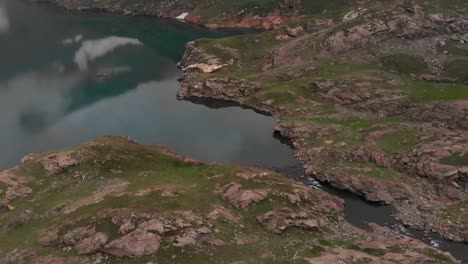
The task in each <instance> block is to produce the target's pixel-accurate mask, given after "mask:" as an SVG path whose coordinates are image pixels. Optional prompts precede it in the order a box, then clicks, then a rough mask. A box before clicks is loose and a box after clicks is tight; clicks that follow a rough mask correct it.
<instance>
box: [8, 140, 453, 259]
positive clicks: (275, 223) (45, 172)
mask: <svg viewBox="0 0 468 264" xmlns="http://www.w3.org/2000/svg"><path fill="white" fill-rule="evenodd" d="M5 179H7V180H5ZM1 180H2V181H1V182H2V185H1V186H2V190H3V189H4V187H5V188H6V191H5V192H4V191H2V193H1V195H2V199H4V200H5V199H7V200H8V202H7V203H8V205H5V206H3V207H2V211H1V213H0V221H1V223H3V224H2V226H1V227H0V262H1V263H149V262H150V261H151V262H153V263H292V262H294V263H322V262H325V263H330V262H329V261H332V262H337V263H338V262H343V263H455V261H454V260H453V258H452V257H451V256H449V255H447V254H444V253H441V252H440V251H438V250H436V249H434V248H430V247H428V246H426V245H424V244H423V243H421V242H419V241H417V240H412V239H409V238H407V237H404V236H401V235H397V234H395V233H393V232H392V231H389V230H386V229H382V228H379V227H375V228H374V231H362V230H359V229H357V228H355V227H353V226H351V225H350V224H348V223H346V222H345V221H344V220H343V213H342V210H343V204H342V201H341V200H340V199H339V198H337V197H333V196H331V195H329V194H326V193H324V192H322V191H320V190H312V189H310V188H307V187H305V186H303V185H302V184H299V183H296V182H294V181H291V180H288V179H287V178H285V177H284V176H281V175H278V174H275V173H273V172H269V171H264V170H259V169H252V168H246V167H233V166H231V167H228V166H220V165H214V164H212V165H208V164H202V163H200V162H196V161H193V160H189V159H186V158H183V157H180V156H178V155H176V154H174V153H172V152H170V151H168V150H167V149H165V148H162V147H156V146H154V147H150V146H142V145H138V144H135V143H134V142H130V141H128V140H126V139H123V138H102V139H98V140H96V141H93V142H90V143H87V144H83V145H79V146H76V147H74V148H71V149H69V150H66V151H62V152H56V153H44V154H34V155H30V156H28V157H26V158H25V159H24V160H23V163H22V165H21V166H19V167H17V168H14V169H12V170H9V171H5V172H3V173H2V177H1ZM20 187H21V188H20ZM20 189H21V190H24V191H17V190H20ZM11 193H15V196H14V197H13V196H12V195H11Z"/></svg>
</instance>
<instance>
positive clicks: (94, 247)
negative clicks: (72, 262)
mask: <svg viewBox="0 0 468 264" xmlns="http://www.w3.org/2000/svg"><path fill="white" fill-rule="evenodd" d="M107 240H108V237H107V235H106V234H105V233H102V232H98V233H95V234H93V235H91V236H89V237H87V238H84V239H82V240H80V241H79V242H78V243H76V244H75V250H76V252H77V253H78V254H80V255H85V254H91V253H95V252H97V251H99V250H100V249H101V248H102V247H103V246H104V245H105V244H106V243H107Z"/></svg>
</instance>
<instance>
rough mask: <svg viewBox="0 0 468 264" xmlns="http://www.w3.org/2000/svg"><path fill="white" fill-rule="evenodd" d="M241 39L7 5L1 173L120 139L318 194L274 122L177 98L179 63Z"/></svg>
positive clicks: (364, 218) (159, 23) (380, 216)
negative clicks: (273, 176)
mask: <svg viewBox="0 0 468 264" xmlns="http://www.w3.org/2000/svg"><path fill="white" fill-rule="evenodd" d="M242 33H245V32H243V31H241V30H232V31H213V30H208V29H205V28H199V27H195V26H193V25H187V24H184V23H181V22H177V21H169V20H156V19H153V18H147V17H146V18H141V17H140V18H138V17H137V18H135V17H125V16H115V15H108V14H84V13H73V12H71V13H68V12H64V11H62V10H60V9H58V8H54V7H49V6H42V5H32V4H26V3H25V2H23V1H19V0H10V1H8V0H0V58H1V59H0V123H1V124H2V129H1V130H0V146H2V147H1V148H0V169H7V168H9V167H12V166H14V165H16V164H17V163H18V161H19V160H20V159H21V157H22V156H24V155H26V154H28V153H31V152H38V151H45V150H51V149H60V148H65V147H69V146H71V145H74V144H78V143H82V142H85V141H88V140H92V139H94V138H97V137H100V136H105V135H120V136H130V137H132V138H134V139H136V140H137V141H138V142H141V143H144V144H161V145H166V146H168V147H170V148H171V149H173V150H175V151H177V152H178V153H181V154H184V155H187V156H189V157H192V158H195V159H199V160H203V161H206V162H218V163H223V164H242V165H247V166H259V167H263V168H268V169H274V170H277V171H279V172H282V173H284V174H286V175H288V176H290V177H292V178H295V179H299V180H302V181H304V182H305V183H306V184H309V185H311V186H317V183H316V182H315V181H314V180H313V179H310V178H307V176H305V175H304V171H303V169H302V167H301V166H300V165H299V164H298V163H297V161H296V160H295V158H294V152H293V150H292V149H291V148H290V147H289V146H288V145H287V144H284V143H283V142H281V141H280V140H278V139H277V138H275V137H274V136H273V127H274V125H275V121H274V119H273V118H271V117H269V116H265V115H261V114H258V113H256V112H254V111H253V110H249V109H242V108H240V107H237V106H233V105H231V106H229V105H225V104H223V105H221V106H223V107H221V108H218V107H215V108H213V105H209V106H206V105H200V104H194V103H192V102H186V101H178V100H177V99H176V96H175V95H176V92H177V90H178V89H179V83H178V81H177V79H178V78H179V77H180V76H181V75H182V72H181V71H180V70H178V69H177V66H176V63H177V61H178V60H180V58H181V56H182V54H183V52H184V46H185V43H186V42H188V41H190V40H194V39H197V38H201V37H222V36H226V35H233V34H242ZM218 106H219V105H218ZM320 188H323V189H324V190H326V191H328V192H331V193H333V194H336V195H338V196H340V197H342V198H343V199H345V201H346V218H347V219H348V220H349V221H350V222H351V223H353V224H355V225H357V226H359V227H363V228H366V227H367V223H369V222H373V223H377V224H380V225H385V226H390V227H392V228H396V229H398V230H400V231H402V232H405V233H406V234H408V235H410V236H412V237H415V238H419V239H422V240H424V241H426V242H428V243H431V241H432V243H434V242H436V243H438V244H439V248H441V249H442V250H447V251H450V252H451V253H452V254H453V255H454V256H456V257H457V258H459V259H463V260H464V261H465V262H467V263H468V246H467V245H465V244H460V243H451V242H447V241H443V240H442V239H440V238H439V237H437V236H435V235H431V236H429V237H426V236H424V234H422V233H421V232H417V231H414V230H403V227H401V226H399V224H398V222H396V221H395V219H394V218H393V217H392V214H393V212H394V210H393V209H392V207H382V206H376V205H374V204H369V203H367V202H365V201H363V200H362V199H360V198H359V197H357V196H354V195H351V194H349V193H345V192H341V191H337V190H335V189H333V188H330V187H327V186H321V187H320Z"/></svg>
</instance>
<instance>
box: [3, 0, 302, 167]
mask: <svg viewBox="0 0 468 264" xmlns="http://www.w3.org/2000/svg"><path fill="white" fill-rule="evenodd" d="M0 1H2V0H0ZM0 9H3V12H2V11H0V124H1V130H0V169H6V168H8V167H11V166H13V165H15V164H17V163H18V162H19V160H20V158H21V157H22V156H24V155H26V154H28V153H31V152H38V151H43V150H52V149H57V148H63V147H68V146H71V145H74V144H77V143H82V142H85V141H87V140H91V139H95V138H97V137H100V136H105V135H120V136H130V137H132V138H134V139H136V140H137V141H138V142H141V143H145V144H162V145H166V146H168V147H170V148H172V149H173V150H175V151H177V152H179V153H181V154H184V155H188V156H190V157H192V158H195V159H200V160H203V161H207V162H220V163H228V164H243V165H253V166H263V167H269V168H275V167H288V166H290V165H291V164H293V163H294V157H293V152H292V150H291V149H290V148H289V147H288V146H287V145H285V144H282V143H281V142H280V141H279V140H277V139H275V138H273V136H272V135H273V127H274V124H275V123H274V120H273V118H271V117H267V116H263V115H259V114H257V113H255V112H254V111H252V110H244V109H241V108H239V107H226V108H222V109H217V110H212V109H210V108H208V107H206V106H203V105H199V104H193V103H190V102H184V101H178V100H176V96H175V94H176V91H177V90H178V89H179V83H178V81H177V78H179V77H180V76H181V75H182V73H181V72H180V71H179V70H178V69H177V66H176V63H177V61H178V60H180V59H181V57H182V54H183V52H184V46H185V43H186V42H188V41H190V40H194V39H197V38H201V37H221V36H224V35H227V34H233V33H236V32H226V31H212V30H208V29H204V28H198V27H195V26H192V25H186V24H184V23H182V22H177V21H168V20H156V19H153V18H135V17H124V16H112V15H105V14H84V13H66V12H64V11H62V10H60V9H56V8H51V7H48V6H39V5H32V4H27V3H25V2H23V1H18V0H12V1H8V2H6V1H4V2H3V3H2V2H0ZM2 14H3V15H2ZM2 19H3V21H5V20H7V21H8V28H7V29H4V30H3V31H1V28H2V27H1V21H2ZM237 33H239V32H237ZM116 37H119V38H116ZM122 37H125V38H122ZM75 40H78V41H75ZM89 40H91V41H92V42H89ZM138 42H139V43H138Z"/></svg>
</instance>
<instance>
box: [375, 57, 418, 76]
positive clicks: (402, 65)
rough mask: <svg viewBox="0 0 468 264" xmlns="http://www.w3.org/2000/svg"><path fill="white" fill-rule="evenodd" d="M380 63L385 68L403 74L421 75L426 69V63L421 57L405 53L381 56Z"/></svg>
mask: <svg viewBox="0 0 468 264" xmlns="http://www.w3.org/2000/svg"><path fill="white" fill-rule="evenodd" d="M380 62H381V63H382V65H383V66H384V67H385V68H387V69H389V70H391V71H396V72H398V73H404V74H411V73H414V74H418V73H423V72H425V71H426V69H427V65H426V62H425V61H424V60H423V59H422V58H421V57H418V56H415V55H411V54H405V53H396V54H389V55H385V56H382V57H380Z"/></svg>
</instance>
